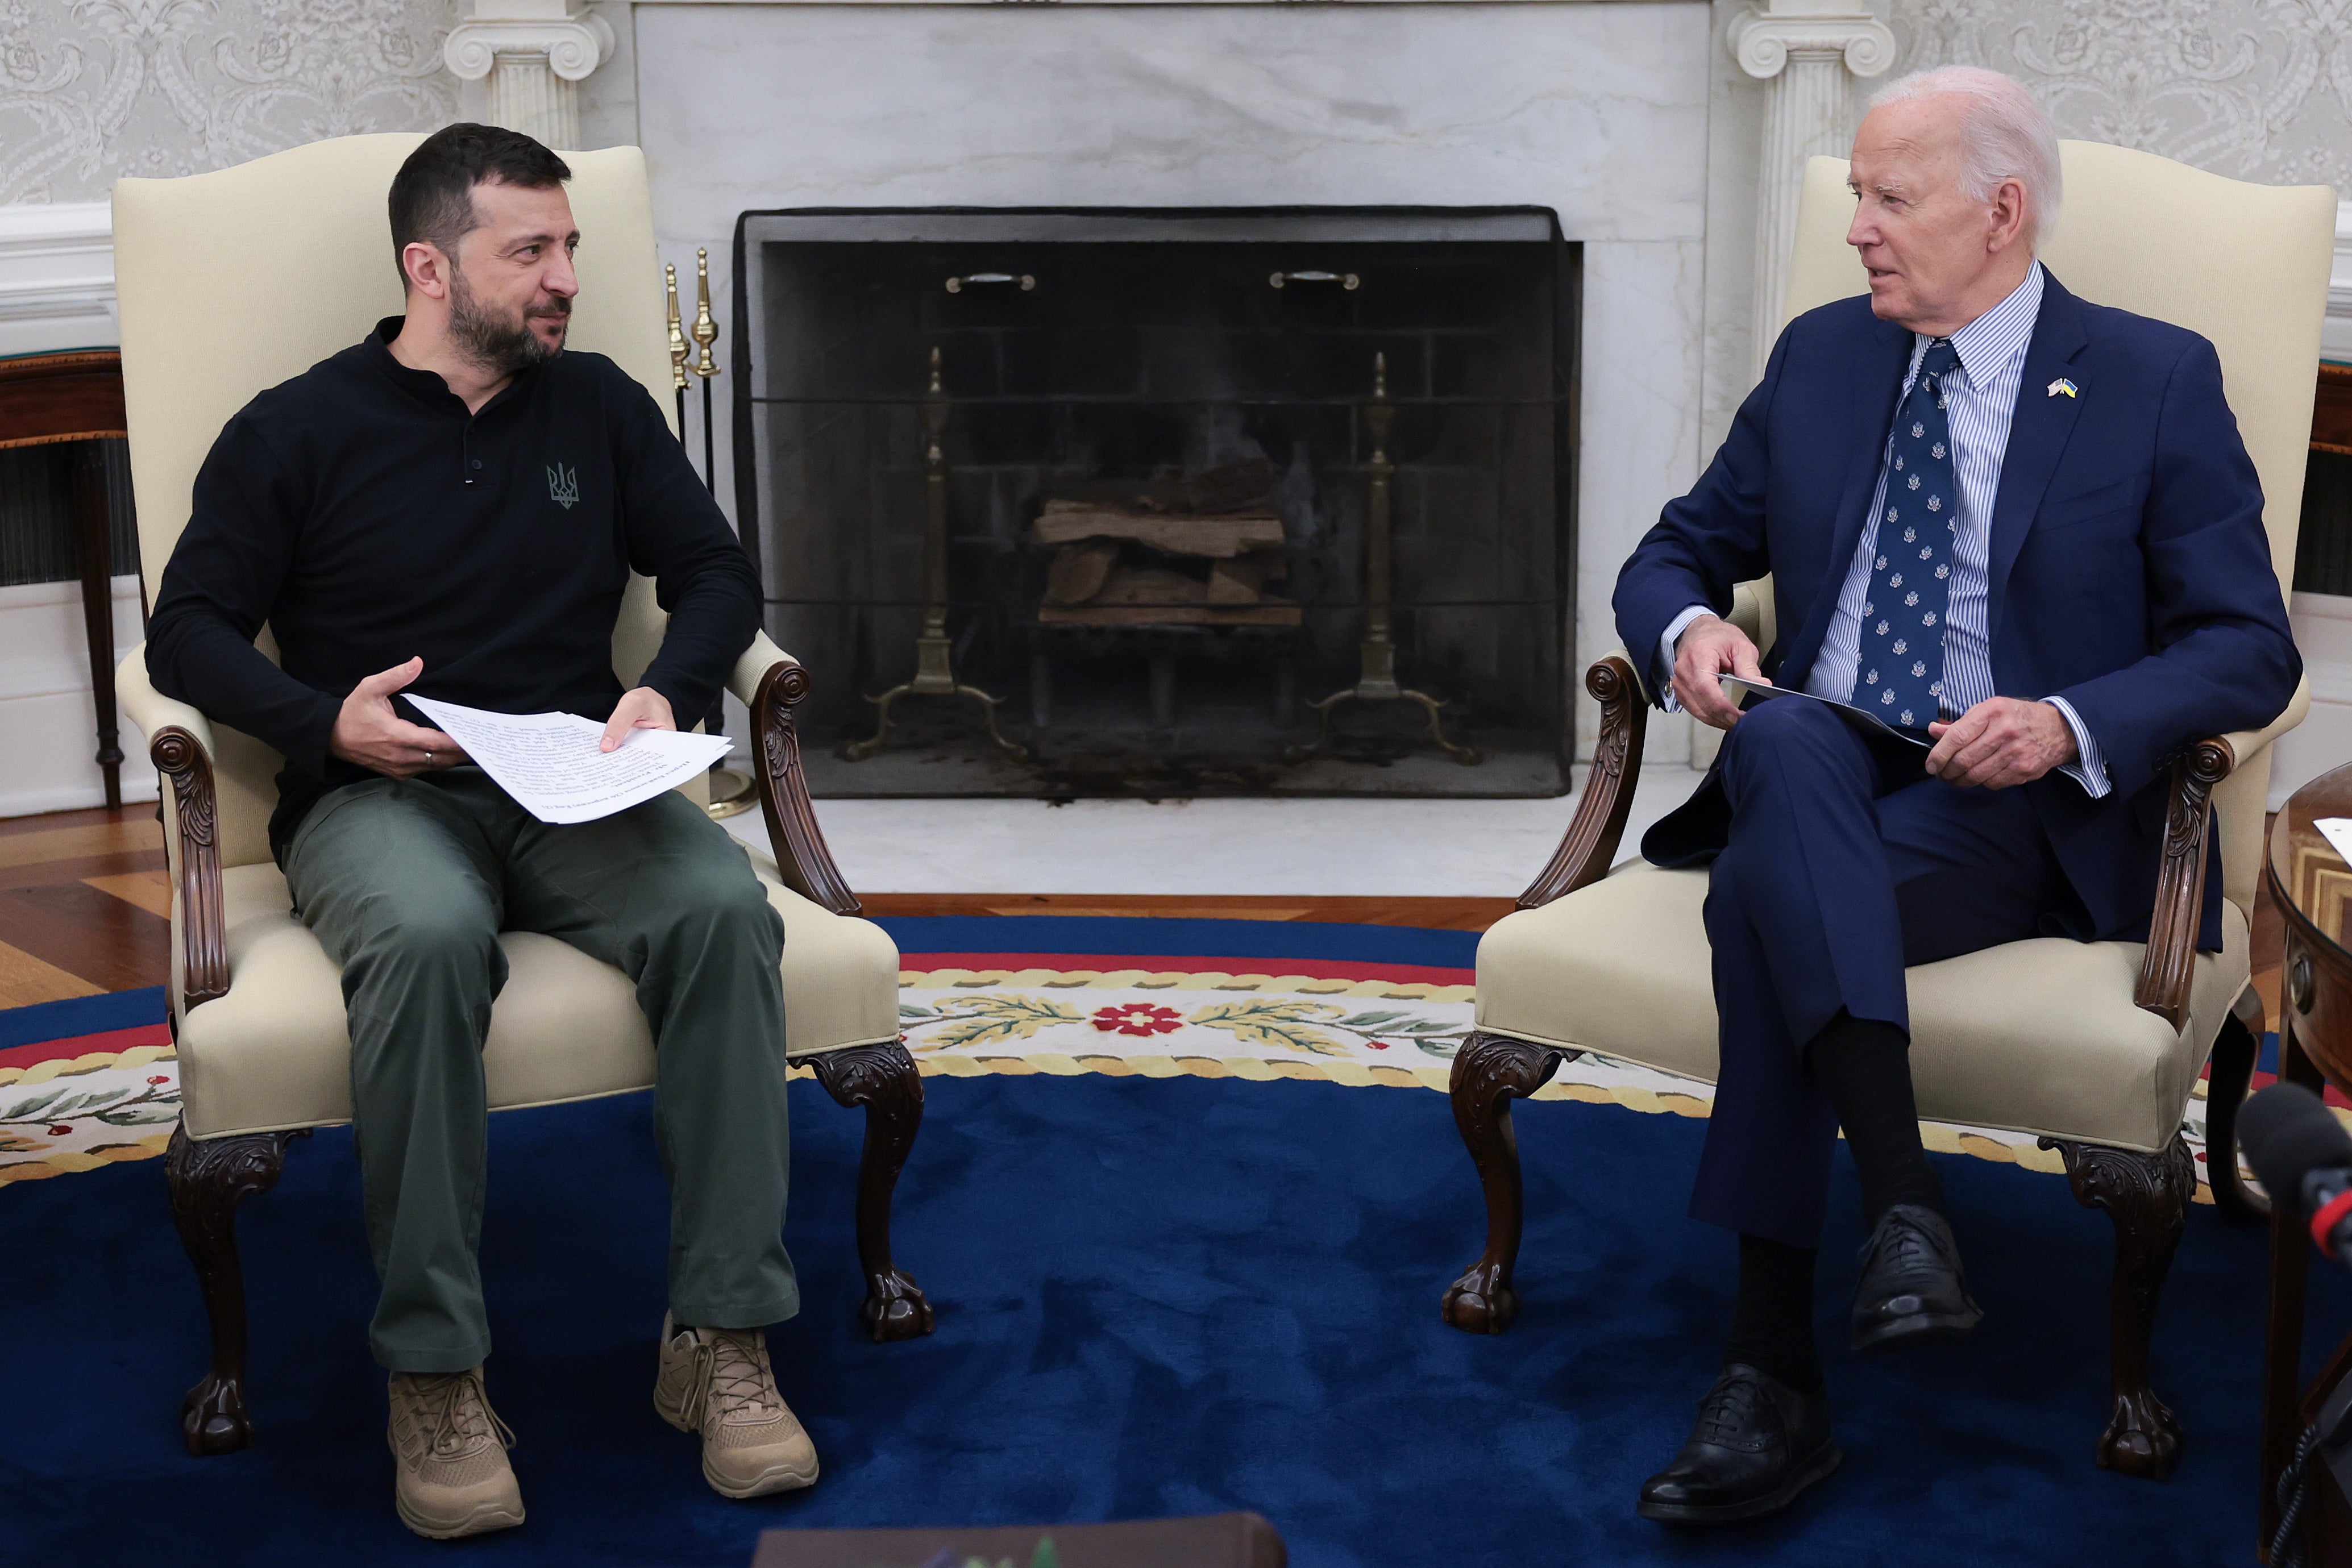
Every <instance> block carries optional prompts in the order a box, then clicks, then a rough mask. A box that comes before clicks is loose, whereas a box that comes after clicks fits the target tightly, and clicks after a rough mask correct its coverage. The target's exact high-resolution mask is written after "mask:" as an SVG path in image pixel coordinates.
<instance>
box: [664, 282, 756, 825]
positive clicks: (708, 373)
mask: <svg viewBox="0 0 2352 1568" xmlns="http://www.w3.org/2000/svg"><path fill="white" fill-rule="evenodd" d="M662 277H663V278H664V279H665V280H666V281H667V284H668V285H669V382H670V392H671V394H672V395H673V396H675V397H676V398H677V439H678V443H679V444H681V445H683V444H685V442H686V387H687V381H686V373H687V371H688V370H689V369H690V370H692V371H693V372H694V373H695V375H697V376H698V377H699V378H701V381H702V484H703V487H704V488H705V489H708V490H712V491H714V492H715V491H716V489H717V486H718V477H719V476H718V471H717V470H716V469H715V468H713V467H712V465H711V463H712V455H713V452H712V448H713V445H714V439H713V437H712V434H711V429H710V378H711V377H713V376H715V375H717V374H718V373H719V361H716V360H714V359H712V358H711V357H710V345H711V344H713V343H715V342H717V341H718V340H719V323H718V322H717V321H714V320H712V319H711V317H710V252H709V250H708V249H704V248H699V247H698V248H697V249H696V251H695V253H694V277H695V286H696V287H695V293H696V299H695V308H694V340H695V342H697V343H698V344H700V345H701V348H702V358H701V359H700V360H699V361H697V362H696V363H695V364H693V365H691V366H689V365H688V363H687V362H686V356H687V344H686V333H685V332H684V331H683V330H682V329H681V327H682V323H681V321H680V319H679V317H678V310H677V267H676V266H674V265H672V264H671V263H668V262H664V263H663V264H662ZM726 727H727V694H726V693H725V692H723V691H722V692H720V693H719V695H718V696H717V697H715V698H713V699H712V700H711V704H710V713H709V716H708V717H707V718H705V719H704V720H703V725H702V728H703V733H704V734H706V735H717V734H718V733H719V731H721V730H723V729H725V728H726ZM707 784H708V788H709V794H710V803H709V805H708V806H705V807H704V808H703V810H706V811H708V812H709V813H710V815H711V817H712V819H713V820H714V821H724V820H725V819H727V818H729V817H735V816H740V815H741V814H742V813H743V812H745V811H748V810H751V808H752V807H753V806H756V805H758V804H759V801H760V797H759V794H758V786H757V785H755V784H754V783H753V782H752V780H751V775H750V774H748V773H746V772H744V771H743V770H742V769H740V768H729V767H725V766H723V765H722V764H719V763H715V762H714V763H712V764H711V767H710V773H709V779H708V780H707Z"/></svg>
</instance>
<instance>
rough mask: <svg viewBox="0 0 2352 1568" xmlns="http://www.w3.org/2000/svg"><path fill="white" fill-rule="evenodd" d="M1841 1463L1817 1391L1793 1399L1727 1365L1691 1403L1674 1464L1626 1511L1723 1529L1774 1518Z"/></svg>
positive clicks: (1791, 1393)
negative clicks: (1686, 1433) (1686, 1435)
mask: <svg viewBox="0 0 2352 1568" xmlns="http://www.w3.org/2000/svg"><path fill="white" fill-rule="evenodd" d="M1842 1458H1844V1456H1843V1455H1842V1454H1840V1453H1839V1452H1838V1448H1837V1445H1836V1444H1835V1443H1832V1442H1831V1441H1830V1402H1829V1395H1828V1393H1827V1392H1826V1391H1825V1390H1821V1389H1816V1390H1815V1391H1813V1392H1812V1393H1811V1394H1800V1393H1798V1392H1797V1391H1796V1390H1795V1389H1793V1388H1791V1387H1790V1386H1789V1385H1787V1384H1785V1383H1783V1382H1781V1381H1780V1379H1779V1378H1777V1377H1773V1376H1770V1375H1768V1374H1765V1373H1761V1372H1759V1371H1757V1370H1756V1369H1755V1368H1754V1367H1752V1366H1742V1365H1740V1364H1738V1363H1737V1362H1735V1363H1733V1364H1731V1365H1729V1366H1727V1367H1725V1368H1724V1369H1723V1375H1722V1376H1720V1377H1718V1378H1717V1379H1716V1380H1715V1386H1714V1387H1712V1388H1710V1389H1708V1390H1707V1391H1706V1398H1704V1399H1702V1400H1700V1401H1699V1402H1698V1424H1697V1425H1696V1426H1695V1427H1692V1428H1691V1435H1690V1440H1689V1441H1688V1442H1686V1443H1685V1444H1684V1445H1683V1451H1682V1452H1681V1453H1679V1454H1676V1455H1675V1462H1674V1463H1673V1464H1670V1465H1668V1466H1667V1467H1666V1468H1665V1469H1663V1470H1660V1471H1659V1472H1658V1473H1657V1474H1656V1475H1654V1476H1652V1477H1651V1478H1650V1479H1648V1480H1646V1481H1643V1483H1642V1500H1641V1502H1640V1503H1639V1504H1638V1505H1636V1507H1635V1509H1634V1511H1635V1512H1637V1513H1639V1514H1640V1515H1641V1516H1642V1517H1643V1519H1655V1520H1663V1521H1665V1522H1666V1523H1668V1524H1727V1523H1729V1522H1731V1521H1734V1520H1739V1519H1756V1518H1759V1517H1761V1516H1762V1515H1764V1514H1768V1513H1776V1512H1778V1511H1780V1510H1781V1509H1784V1508H1786V1507H1788V1506H1789V1504H1790V1503H1791V1502H1793V1501H1795V1500H1796V1498H1797V1494H1798V1493H1799V1492H1801V1491H1803V1490H1805V1489H1806V1488H1807V1487H1810V1486H1811V1485H1813V1484H1814V1483H1815V1482H1816V1481H1820V1480H1822V1479H1826V1478H1827V1477H1828V1475H1829V1473H1830V1472H1831V1471H1832V1470H1833V1469H1837V1468H1838V1461H1839V1460H1840V1459H1842Z"/></svg>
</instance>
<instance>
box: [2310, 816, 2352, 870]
mask: <svg viewBox="0 0 2352 1568" xmlns="http://www.w3.org/2000/svg"><path fill="white" fill-rule="evenodd" d="M2311 825H2312V826H2313V827H2315V828H2317V829H2318V830H2319V831H2320V834H2321V836H2322V837H2324V838H2325V839H2326V841H2327V847H2328V848H2329V849H2331V850H2334V851H2335V852H2336V853H2337V854H2339V855H2341V856H2342V857H2343V858H2344V862H2345V863H2346V864H2347V865H2352V817H2321V818H2318V819H2316V820H2315V821H2313V823H2312V824H2311Z"/></svg>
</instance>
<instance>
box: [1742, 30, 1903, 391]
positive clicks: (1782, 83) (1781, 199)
mask: <svg viewBox="0 0 2352 1568" xmlns="http://www.w3.org/2000/svg"><path fill="white" fill-rule="evenodd" d="M1729 41H1730V45H1731V52H1732V56H1733V57H1734V58H1736V59H1738V62H1739V66H1740V68H1741V69H1742V70H1745V71H1746V72H1747V73H1748V75H1749V76H1752V77H1757V78H1761V79H1762V80H1764V81H1765V82H1766V83H1767V84H1768V85H1767V87H1766V89H1765V90H1766V94H1767V97H1766V100H1765V107H1764V135H1763V139H1762V148H1761V152H1760V154H1759V164H1758V168H1757V181H1756V296H1755V335H1754V352H1753V354H1752V356H1751V365H1752V368H1753V370H1754V371H1755V373H1757V374H1759V375H1761V374H1762V373H1763V370H1764V361H1765V360H1766V358H1767V357H1768V356H1769V354H1770V353H1771V350H1772V340H1773V338H1774V337H1775V336H1776V335H1777V334H1778V332H1779V330H1780V312H1781V309H1782V308H1783V303H1784V301H1785V300H1786V298H1787V296H1788V291H1789V252H1790V247H1791V246H1793V245H1794V244H1795V242H1796V237H1797V200H1798V197H1799V195H1800V194H1801V193H1802V191H1803V188H1804V174H1805V160H1806V159H1808V158H1811V157H1815V156H1823V155H1825V156H1829V157H1843V156H1844V155H1845V154H1846V152H1848V151H1849V146H1850V142H1851V140H1852V137H1853V127H1852V125H1851V123H1850V121H1849V119H1848V108H1847V106H1848V103H1849V100H1850V99H1849V94H1850V86H1851V78H1853V77H1874V76H1877V75H1879V74H1881V73H1882V72H1884V71H1885V69H1886V68H1887V67H1889V66H1891V65H1893V64H1894V63H1895V35H1894V34H1893V33H1891V32H1889V31H1888V30H1887V28H1886V25H1885V23H1883V22H1881V21H1879V20H1878V19H1877V18H1876V17H1874V16H1872V15H1871V14H1870V13H1869V12H1868V11H1865V10H1863V9H1861V8H1860V7H1859V6H1856V5H1853V4H1852V3H1851V0H1761V3H1760V4H1759V5H1757V7H1756V8H1755V9H1754V10H1751V11H1750V12H1748V15H1747V16H1742V17H1741V18H1740V19H1739V20H1738V21H1737V22H1734V23H1733V24H1732V26H1731V34H1730V40H1729Z"/></svg>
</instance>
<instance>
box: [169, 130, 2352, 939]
mask: <svg viewBox="0 0 2352 1568" xmlns="http://www.w3.org/2000/svg"><path fill="white" fill-rule="evenodd" d="M2060 154H2061V157H2062V158H2063V162H2064V172H2065V183H2066V191H2065V202H2064V205H2063V210H2062V212H2061V214H2060V215H2059V220H2058V224H2057V226H2056V229H2055V232H2054V233H2053V235H2052V236H2051V238H2050V240H2049V242H2048V243H2047V244H2045V245H2043V246H2042V250H2041V254H2042V260H2043V261H2044V262H2045V263H2046V264H2047V265H2048V267H2049V268H2050V270H2051V271H2052V273H2053V274H2055V275H2056V276H2057V277H2058V278H2059V279H2060V280H2061V281H2062V282H2063V283H2064V284H2065V286H2066V287H2068V288H2070V289H2072V290H2074V293H2076V294H2078V295H2080V296H2081V297H2082V298H2084V299H2087V300H2090V301H2091V302H2093V303H2094V304H2098V305H2112V306H2115V307H2116V308H2119V309H2124V310H2129V311H2132V312H2134V313H2135V314H2137V315H2141V316H2148V317H2153V318H2155V319H2158V320H2159V321H2169V322H2171V323H2173V324H2174V325H2176V326H2180V327H2186V328H2188V329H2189V330H2191V331H2193V332H2198V333H2200V334H2202V335H2203V336H2204V337H2206V338H2207V339H2209V340H2211V342H2212V344H2213V347H2214V349H2215V350H2217V351H2218V352H2219V353H2220V355H2221V374H2222V380H2223V384H2224V386H2225V387H2226V388H2227V390H2228V394H2229V399H2230V407H2231V410H2232V411H2233V412H2234V413H2236V414H2237V416H2238V429H2239V431H2240V433H2241V434H2242V435H2243V436H2244V438H2245V443H2246V450H2247V452H2248V454H2249V455H2252V458H2253V461H2254V468H2255V471H2256V472H2257V473H2258V474H2259V475H2260V476H2262V484H2263V524H2264V526H2265V527H2266V528H2268V530H2269V532H2270V539H2271V559H2272V561H2273V564H2274V565H2275V566H2276V567H2277V569H2278V576H2279V582H2280V584H2281V589H2282V591H2284V586H2285V585H2286V584H2287V583H2289V582H2291V581H2293V580H2294V544H2295V530H2296V527H2297V525H2298V523H2299V522H2300V521H2301V518H2302V510H2303V468H2304V458H2305V455H2306V454H2307V453H2308V451H2309V449H2310V441H2311V404H2312V398H2313V395H2314V391H2315V386H2316V384H2317V381H2318V365H2319V327H2320V320H2321V318H2322V317H2323V316H2325V315H2326V308H2327V275H2328V271H2329V268H2330V267H2331V266H2332V265H2333V263H2334V259H2335V250H2336V193H2335V192H2334V191H2332V190H2330V189H2329V188H2328V187H2326V186H2325V185H2293V186H2277V185H2255V184H2249V183H2245V182H2243V181H2240V180H2229V179H2224V178H2223V177H2221V175H2219V174H2209V173H2206V172H2204V171H2202V170H2200V169H2192V168H2190V167H2189V165H2187V164H2185V163H2176V162H2172V161H2171V160H2170V159H2168V158H2158V157H2157V156H2156V155H2155V154H2153V153H2148V152H2133V151H2131V150H2130V149H2128V148H2124V147H2110V146H2107V145H2105V143H2103V142H2096V141H2067V142H2062V143H2061V144H2060ZM1845 182H1846V162H1845V160H1843V159H1842V158H1815V159H1812V160H1811V162H1809V163H1808V164H1807V166H1806V170H1805V189H1804V197H1803V200H1802V203H1801V205H1800V207H1799V209H1798V216H1797V243H1796V249H1795V253H1794V255H1793V256H1791V258H1790V268H1789V292H1788V297H1787V299H1786V308H1785V309H1784V310H1783V312H1782V316H1781V319H1782V321H1783V322H1786V321H1787V320H1789V319H1793V318H1794V317H1796V316H1798V315H1800V314H1801V313H1803V312H1804V311H1807V310H1811V309H1812V308H1814V307H1816V306H1820V305H1826V304H1828V303H1829V302H1830V301H1832V300H1833V299H1842V298H1846V297H1848V296H1850V295H1854V294H1861V293H1865V292H1867V291H1868V288H1869V284H1868V282H1867V281H1866V279H1865V278H1864V274H1863V270H1862V263H1861V262H1860V260H1859V259H1857V257H1856V256H1855V255H1854V251H1853V247H1852V246H1848V245H1847V244H1846V243H1845V234H1846V229H1847V226H1848V225H1850V224H1851V223H1852V221H1853V193H1851V192H1850V191H1848V190H1847V189H1846V183H1845ZM137 428H138V427H137V414H136V412H135V411H134V412H133V414H132V434H133V439H134V442H135V440H136V434H137ZM2192 738H2193V737H2192ZM2269 790H2270V754H2269V753H2268V752H2267V751H2265V752H2263V754H2262V755H2261V756H2259V757H2257V758H2254V759H2253V760H2252V762H2251V763H2249V764H2248V765H2247V766H2246V767H2245V768H2242V769H2241V770H2240V771H2239V772H2238V773H2236V774H2235V775H2233V776H2232V777H2231V779H2227V780H2226V781H2224V782H2223V784H2222V785H2221V788H2220V789H2218V790H2216V791H2215V792H2214V797H2213V804H2214V807H2215V809H2216V810H2217V811H2218V812H2219V815H2220V821H2221V862H2222V873H2223V883H2224V886H2225V888H2226V890H2227V892H2228V894H2229V897H2230V901H2231V903H2233V904H2236V905H2237V906H2238V907H2239V909H2240V911H2241V912H2251V911H2252V907H2253V898H2254V882H2255V877H2256V874H2257V872H2258V870H2259V865H2260V862H2261V859H2262V852H2263V808H2264V805H2265V803H2266V800H2267V797H2268V795H2269Z"/></svg>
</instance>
